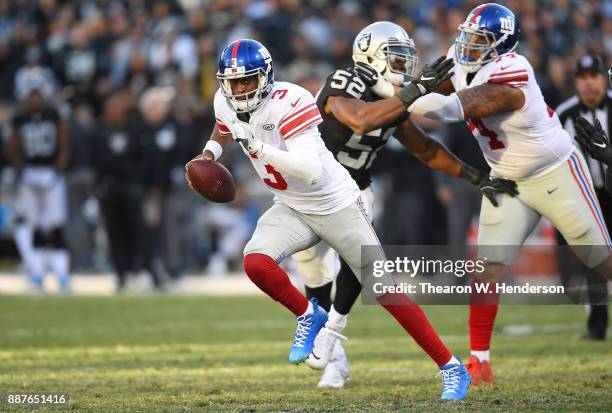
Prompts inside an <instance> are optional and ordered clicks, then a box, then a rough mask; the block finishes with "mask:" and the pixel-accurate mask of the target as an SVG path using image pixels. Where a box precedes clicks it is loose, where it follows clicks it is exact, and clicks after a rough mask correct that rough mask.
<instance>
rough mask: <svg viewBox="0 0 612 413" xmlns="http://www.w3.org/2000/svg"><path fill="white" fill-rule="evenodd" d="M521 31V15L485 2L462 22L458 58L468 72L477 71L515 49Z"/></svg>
mask: <svg viewBox="0 0 612 413" xmlns="http://www.w3.org/2000/svg"><path fill="white" fill-rule="evenodd" d="M520 31H521V29H520V26H519V21H518V18H517V17H516V16H515V15H514V13H512V11H510V10H509V9H508V8H506V7H504V6H501V5H499V4H495V3H487V4H482V5H480V6H478V7H476V8H475V9H473V10H472V11H471V12H470V13H469V14H468V16H467V18H466V19H465V22H463V23H461V24H460V25H459V36H458V37H457V40H455V58H456V60H457V62H459V63H460V64H461V66H462V67H463V69H464V70H465V71H466V72H469V73H471V72H476V71H477V70H478V69H480V68H481V67H482V66H483V65H485V64H486V63H488V62H490V61H491V60H493V59H495V58H497V57H498V56H501V55H502V54H504V53H508V52H512V51H514V49H516V46H518V36H519V33H520Z"/></svg>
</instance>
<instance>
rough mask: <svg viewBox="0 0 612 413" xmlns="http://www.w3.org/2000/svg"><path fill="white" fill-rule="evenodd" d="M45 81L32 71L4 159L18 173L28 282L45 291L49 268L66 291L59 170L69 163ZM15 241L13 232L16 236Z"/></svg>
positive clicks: (60, 120) (63, 198) (65, 138)
mask: <svg viewBox="0 0 612 413" xmlns="http://www.w3.org/2000/svg"><path fill="white" fill-rule="evenodd" d="M45 82H46V80H45V78H44V77H42V76H39V75H37V73H35V72H32V73H31V74H30V76H29V77H28V79H27V81H26V82H25V86H24V87H25V88H26V89H27V90H26V91H25V94H24V95H25V96H27V98H26V102H25V104H24V105H23V106H22V107H20V108H19V109H18V110H17V112H16V113H15V115H14V116H13V120H12V135H11V139H10V141H9V147H8V155H9V157H10V160H11V162H12V164H13V167H14V168H15V170H16V171H17V172H18V174H19V177H20V178H19V179H20V181H19V182H20V187H19V195H18V205H17V211H18V213H19V214H20V216H21V217H22V221H23V222H21V223H20V227H21V229H25V231H22V233H24V234H26V235H25V236H23V237H22V238H26V239H22V240H21V242H20V243H21V247H20V252H21V254H22V259H23V261H24V263H25V267H26V269H27V271H28V273H29V277H30V282H31V283H32V285H33V287H35V288H37V289H42V288H43V280H44V275H45V271H46V269H47V268H48V267H50V268H51V269H52V270H53V272H54V273H55V274H56V275H57V277H58V280H59V285H60V288H61V289H62V290H64V291H66V290H68V289H69V287H70V278H69V274H68V271H69V255H68V250H67V248H66V241H65V239H64V228H63V227H64V225H65V223H66V219H67V204H66V186H65V182H64V176H63V173H62V171H63V169H64V167H65V165H66V162H67V160H68V135H67V127H66V122H65V120H64V119H63V118H62V116H61V115H60V113H59V111H58V110H57V109H56V108H54V107H53V106H51V105H50V104H49V103H48V101H46V100H45V96H44V91H45V90H47V88H46V87H45ZM16 238H17V234H16Z"/></svg>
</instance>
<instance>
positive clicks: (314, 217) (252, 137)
mask: <svg viewBox="0 0 612 413" xmlns="http://www.w3.org/2000/svg"><path fill="white" fill-rule="evenodd" d="M217 78H218V79H219V83H220V86H221V87H220V90H219V92H217V94H216V96H215V117H216V125H215V128H214V129H213V134H212V136H211V139H210V140H209V141H208V142H207V144H206V146H205V147H204V151H203V154H202V155H201V156H202V157H203V158H204V159H207V160H214V159H218V158H219V156H220V155H221V153H222V151H223V147H224V146H226V145H228V144H230V143H231V142H232V141H233V140H236V141H238V142H240V144H241V145H242V147H243V150H244V153H245V155H246V156H248V157H249V158H250V160H251V162H252V164H253V166H254V168H255V170H256V171H257V173H258V174H259V176H260V177H261V178H262V180H263V182H264V183H265V184H266V185H267V187H268V188H269V189H270V190H271V191H272V192H274V194H275V202H274V205H273V206H272V207H271V208H270V209H269V210H267V211H266V212H265V213H264V214H263V215H262V216H261V218H260V219H259V221H258V222H257V227H256V229H255V233H254V234H253V236H252V237H251V239H250V240H249V242H248V243H247V245H246V247H245V248H244V270H245V272H246V274H247V275H248V277H249V278H250V279H251V281H253V283H255V285H257V286H258V287H259V288H260V289H261V290H262V291H264V292H265V293H266V294H268V295H269V296H270V297H271V298H272V299H274V300H275V301H278V302H279V303H280V304H282V305H283V306H284V307H285V308H287V309H288V310H289V311H291V312H292V313H293V314H294V315H295V316H296V317H297V329H296V332H295V339H294V341H293V345H292V346H291V350H290V352H289V362H290V363H293V364H299V363H302V362H303V361H305V360H306V358H307V357H308V356H309V355H310V354H311V352H312V349H313V344H314V340H315V338H316V336H317V334H318V333H319V331H320V330H321V329H322V328H323V326H324V325H325V323H326V322H327V319H328V315H327V312H326V311H325V310H324V309H323V308H321V307H320V306H319V305H318V304H317V300H316V299H315V298H313V299H312V300H311V301H308V300H307V299H306V297H304V295H303V294H302V293H301V292H300V291H299V290H298V289H296V288H295V287H294V286H293V285H292V284H291V281H290V280H289V277H288V276H287V274H286V273H285V272H284V271H283V270H282V269H281V268H280V267H279V265H278V264H279V263H280V262H281V261H282V260H283V258H285V257H287V256H289V255H292V254H294V253H296V252H298V251H302V250H305V249H307V248H310V247H312V246H314V245H316V244H317V243H319V242H320V241H325V242H326V243H327V244H328V245H329V246H330V247H332V248H333V249H334V250H335V251H337V252H338V254H339V255H340V257H342V258H343V259H344V260H345V261H346V263H347V264H348V265H349V266H350V267H351V270H352V271H353V273H354V274H355V275H356V276H357V278H358V279H359V281H360V283H361V284H363V283H364V282H368V284H371V281H372V280H373V279H372V278H371V277H372V274H367V273H366V271H365V270H366V269H367V268H371V266H372V265H373V263H374V262H375V261H378V260H384V259H385V254H384V251H383V249H382V247H381V246H380V242H379V241H378V238H377V236H376V233H375V232H374V229H373V228H372V226H371V224H370V220H369V218H368V217H367V214H366V211H365V207H364V204H363V201H362V199H361V198H360V196H359V188H358V186H357V184H356V183H355V181H353V179H352V178H351V177H350V175H349V173H348V171H347V170H346V169H344V168H343V167H342V166H341V165H340V164H339V163H338V162H337V161H336V160H335V159H334V157H333V155H332V154H331V153H330V152H329V151H328V150H327V148H326V146H325V144H324V143H323V141H322V139H321V136H320V134H319V131H318V129H317V126H316V125H317V124H318V123H320V122H321V121H322V118H321V114H320V112H319V109H318V108H317V106H316V104H315V101H314V98H313V96H312V95H311V94H310V93H308V92H307V91H306V90H304V89H303V88H301V87H299V86H296V85H293V84H291V83H287V82H274V77H273V71H272V58H271V56H270V54H269V53H268V50H267V49H266V48H265V47H264V46H263V45H262V44H261V43H259V42H257V41H255V40H251V39H242V40H237V41H234V42H232V43H230V44H229V45H228V46H227V47H226V48H225V49H224V51H223V52H222V54H221V57H220V59H219V70H218V72H217ZM410 90H412V92H414V93H412V95H411V96H413V97H414V99H410V98H408V99H407V100H408V101H409V102H410V103H412V102H413V101H414V100H415V99H416V98H417V97H418V96H420V95H422V94H423V93H425V92H423V93H416V91H418V90H420V89H417V88H416V86H414V85H413V86H412V87H411V88H410ZM404 92H409V91H408V90H404ZM388 103H389V102H388ZM407 105H408V103H406V102H405V101H404V100H402V98H394V100H393V101H392V102H390V103H389V110H390V111H391V112H397V113H401V112H402V111H404V110H405V108H406V106H407ZM366 245H370V246H374V248H368V249H364V250H363V251H362V248H361V247H362V246H366ZM383 278H384V279H383V280H382V282H385V283H388V284H387V285H392V284H393V280H392V279H391V278H390V277H388V276H383ZM376 281H377V282H381V279H380V278H377V279H376ZM375 298H376V299H377V300H378V302H379V303H380V304H381V305H382V306H383V307H384V308H385V309H386V310H387V311H388V312H389V313H391V315H392V316H393V317H395V319H396V320H397V321H398V322H399V323H400V325H401V326H402V327H403V328H404V329H405V330H406V331H407V332H408V333H409V334H410V335H411V336H412V337H413V338H414V339H415V341H416V342H417V343H418V344H419V345H420V346H421V347H422V348H423V349H424V350H425V351H426V352H427V354H428V355H429V356H430V357H431V358H432V359H433V360H434V361H435V362H436V364H437V365H438V367H439V368H440V370H441V375H442V399H450V400H463V399H464V398H465V397H466V396H467V392H468V387H469V384H470V377H469V375H468V373H467V370H466V369H465V367H464V366H463V365H462V364H461V362H460V360H459V359H457V358H456V357H453V356H452V354H451V353H450V352H449V351H448V349H447V348H446V346H445V345H444V344H443V343H442V341H441V340H440V338H439V337H438V335H437V334H436V332H435V330H434V329H433V327H432V326H431V325H430V323H429V321H428V320H427V318H426V316H425V314H424V313H423V311H422V310H421V309H420V307H419V306H418V305H416V304H414V303H413V302H412V301H411V300H410V299H409V298H408V297H407V296H405V295H403V294H396V293H383V294H376V295H375ZM398 304H399V305H398ZM337 334H338V335H339V333H337Z"/></svg>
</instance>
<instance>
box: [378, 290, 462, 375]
mask: <svg viewBox="0 0 612 413" xmlns="http://www.w3.org/2000/svg"><path fill="white" fill-rule="evenodd" d="M378 302H379V303H380V304H381V305H382V306H383V307H384V308H385V310H387V311H388V312H390V313H391V315H392V316H393V317H395V319H396V320H397V321H398V322H399V323H400V324H401V326H402V327H404V330H406V332H408V334H410V335H411V336H412V338H413V339H414V341H416V342H417V344H418V345H419V346H421V348H422V349H423V350H425V352H426V353H427V354H429V357H431V358H432V359H433V360H434V361H435V362H436V364H437V365H438V367H442V366H443V365H445V364H446V363H448V361H449V360H450V359H451V357H452V354H451V353H450V351H448V349H447V348H446V346H445V345H444V343H442V340H440V337H439V336H438V334H437V333H436V330H434V328H433V327H432V325H431V324H430V323H429V320H428V319H427V317H426V316H425V313H423V310H422V309H421V307H419V306H418V304H416V303H414V302H412V300H410V298H408V296H407V295H405V294H389V293H387V294H385V295H383V296H381V297H380V298H379V299H378Z"/></svg>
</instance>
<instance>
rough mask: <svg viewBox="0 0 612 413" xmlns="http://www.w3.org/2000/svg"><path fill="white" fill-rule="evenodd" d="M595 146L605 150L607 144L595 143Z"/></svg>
mask: <svg viewBox="0 0 612 413" xmlns="http://www.w3.org/2000/svg"><path fill="white" fill-rule="evenodd" d="M593 145H595V146H597V147H599V148H605V147H606V146H607V145H606V144H605V143H603V142H602V143H598V142H593Z"/></svg>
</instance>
